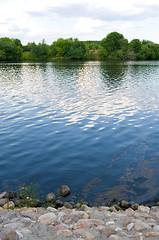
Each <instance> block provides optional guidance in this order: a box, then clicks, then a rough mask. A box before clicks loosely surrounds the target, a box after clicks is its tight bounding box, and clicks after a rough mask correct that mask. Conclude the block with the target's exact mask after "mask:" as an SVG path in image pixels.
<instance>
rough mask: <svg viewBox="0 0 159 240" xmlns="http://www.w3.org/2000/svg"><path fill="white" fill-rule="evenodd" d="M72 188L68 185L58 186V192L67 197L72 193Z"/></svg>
mask: <svg viewBox="0 0 159 240" xmlns="http://www.w3.org/2000/svg"><path fill="white" fill-rule="evenodd" d="M70 192H71V191H70V188H69V187H68V186H67V185H63V186H61V187H59V188H58V194H59V195H60V196H62V197H66V196H68V195H69V194H70Z"/></svg>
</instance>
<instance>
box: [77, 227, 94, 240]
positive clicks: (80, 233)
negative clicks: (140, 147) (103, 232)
mask: <svg viewBox="0 0 159 240" xmlns="http://www.w3.org/2000/svg"><path fill="white" fill-rule="evenodd" d="M73 233H74V234H75V235H76V236H77V237H82V238H84V239H88V240H94V239H95V237H94V236H93V235H92V234H91V233H89V232H88V231H85V230H84V229H76V230H74V231H73Z"/></svg>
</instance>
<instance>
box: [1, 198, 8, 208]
mask: <svg viewBox="0 0 159 240" xmlns="http://www.w3.org/2000/svg"><path fill="white" fill-rule="evenodd" d="M6 202H7V198H2V199H0V207H3V206H4V205H5V204H6Z"/></svg>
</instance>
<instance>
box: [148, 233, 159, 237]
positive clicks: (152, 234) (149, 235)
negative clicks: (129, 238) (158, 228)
mask: <svg viewBox="0 0 159 240" xmlns="http://www.w3.org/2000/svg"><path fill="white" fill-rule="evenodd" d="M146 237H159V233H157V232H148V233H146Z"/></svg>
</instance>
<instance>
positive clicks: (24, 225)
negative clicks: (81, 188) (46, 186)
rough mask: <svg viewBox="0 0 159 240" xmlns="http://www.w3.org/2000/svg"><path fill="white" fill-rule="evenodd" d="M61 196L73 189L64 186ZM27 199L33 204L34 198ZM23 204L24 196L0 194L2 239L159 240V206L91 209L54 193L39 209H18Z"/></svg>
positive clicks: (120, 204)
mask: <svg viewBox="0 0 159 240" xmlns="http://www.w3.org/2000/svg"><path fill="white" fill-rule="evenodd" d="M66 189H67V191H66ZM58 193H59V195H60V196H61V197H64V198H66V197H67V196H68V195H69V193H70V189H69V188H68V187H67V186H62V187H61V190H60V189H59V191H58ZM62 195H63V196H62ZM64 195H65V196H64ZM25 198H26V199H27V198H29V200H30V202H29V203H31V201H32V199H30V197H26V196H25ZM27 200H28V199H27ZM16 201H17V202H16ZM18 201H19V202H18ZM20 202H21V203H20ZM35 202H36V201H34V202H32V203H34V205H35ZM22 203H23V204H24V203H25V204H26V202H25V199H24V196H23V197H22V196H21V198H20V197H17V196H16V193H6V192H3V193H1V194H0V206H1V207H0V240H18V239H24V240H34V239H39V240H63V239H66V240H84V239H88V240H107V239H108V240H128V239H132V240H133V239H135V240H144V239H154V240H155V239H159V206H153V207H148V206H141V205H138V204H132V205H130V203H128V202H127V201H124V200H122V201H121V202H118V201H114V204H113V205H112V206H99V207H97V206H95V207H89V206H88V205H86V204H81V203H77V204H75V205H73V203H71V202H66V201H64V200H63V201H61V200H59V199H56V196H55V195H54V194H53V193H50V194H48V195H47V196H46V203H47V204H49V203H50V206H48V205H46V206H45V207H44V206H40V204H41V203H40V201H39V200H38V201H37V202H36V207H35V206H27V207H26V206H21V207H20V206H18V207H16V206H17V204H22ZM27 203H28V202H27ZM60 203H61V205H60ZM38 205H39V206H38Z"/></svg>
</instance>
